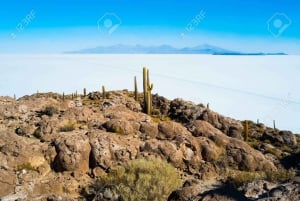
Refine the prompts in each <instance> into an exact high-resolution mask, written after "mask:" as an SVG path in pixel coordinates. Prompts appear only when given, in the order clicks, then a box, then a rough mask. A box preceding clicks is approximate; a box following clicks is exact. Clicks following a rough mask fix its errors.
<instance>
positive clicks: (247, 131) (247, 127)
mask: <svg viewBox="0 0 300 201" xmlns="http://www.w3.org/2000/svg"><path fill="white" fill-rule="evenodd" d="M248 137H249V123H248V121H247V120H246V121H245V126H244V140H245V142H247V141H248Z"/></svg>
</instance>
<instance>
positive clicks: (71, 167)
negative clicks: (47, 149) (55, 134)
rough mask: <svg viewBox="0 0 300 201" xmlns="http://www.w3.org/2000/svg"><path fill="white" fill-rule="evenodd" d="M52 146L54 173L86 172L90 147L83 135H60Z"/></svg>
mask: <svg viewBox="0 0 300 201" xmlns="http://www.w3.org/2000/svg"><path fill="white" fill-rule="evenodd" d="M54 144H55V148H56V152H57V155H56V157H55V160H54V162H53V167H54V169H55V170H56V171H58V172H63V171H74V172H82V173H86V172H88V170H89V157H90V152H91V146H90V144H89V138H88V137H87V136H86V135H85V134H84V133H77V132H73V133H68V134H64V133H61V135H60V136H59V138H57V139H56V140H55V142H54Z"/></svg>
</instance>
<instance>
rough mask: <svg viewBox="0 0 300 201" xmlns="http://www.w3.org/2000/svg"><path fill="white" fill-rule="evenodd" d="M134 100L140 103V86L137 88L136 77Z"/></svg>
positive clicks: (135, 81)
mask: <svg viewBox="0 0 300 201" xmlns="http://www.w3.org/2000/svg"><path fill="white" fill-rule="evenodd" d="M134 99H135V100H136V101H139V92H138V86H137V79H136V76H134Z"/></svg>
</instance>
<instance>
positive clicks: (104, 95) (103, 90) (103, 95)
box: [102, 85, 106, 99]
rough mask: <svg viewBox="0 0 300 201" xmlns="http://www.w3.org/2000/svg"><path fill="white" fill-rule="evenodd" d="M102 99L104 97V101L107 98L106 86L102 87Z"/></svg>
mask: <svg viewBox="0 0 300 201" xmlns="http://www.w3.org/2000/svg"><path fill="white" fill-rule="evenodd" d="M102 97H103V99H105V98H106V91H105V86H104V85H103V86H102Z"/></svg>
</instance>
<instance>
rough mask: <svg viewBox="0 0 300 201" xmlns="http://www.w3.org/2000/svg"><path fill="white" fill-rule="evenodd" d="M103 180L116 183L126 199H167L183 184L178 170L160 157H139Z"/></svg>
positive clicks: (111, 171)
mask: <svg viewBox="0 0 300 201" xmlns="http://www.w3.org/2000/svg"><path fill="white" fill-rule="evenodd" d="M103 182H104V184H114V185H116V186H117V188H118V189H119V190H120V192H121V194H122V196H123V198H124V200H157V201H165V200H167V197H168V195H169V194H170V193H171V192H172V190H174V189H176V188H178V187H180V186H181V185H182V182H181V180H180V178H179V174H178V172H177V170H176V169H175V168H174V167H173V166H171V165H170V164H168V163H167V162H165V161H162V160H160V159H151V160H145V159H137V160H133V161H129V162H127V163H125V164H124V165H122V166H116V167H114V168H112V169H111V170H110V172H109V173H108V175H107V176H106V177H105V178H103ZM95 185H97V184H95Z"/></svg>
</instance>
